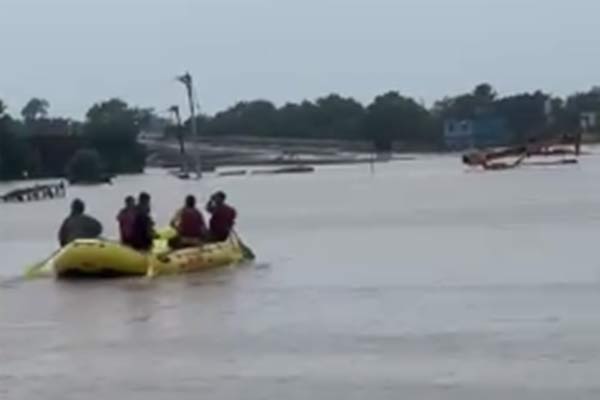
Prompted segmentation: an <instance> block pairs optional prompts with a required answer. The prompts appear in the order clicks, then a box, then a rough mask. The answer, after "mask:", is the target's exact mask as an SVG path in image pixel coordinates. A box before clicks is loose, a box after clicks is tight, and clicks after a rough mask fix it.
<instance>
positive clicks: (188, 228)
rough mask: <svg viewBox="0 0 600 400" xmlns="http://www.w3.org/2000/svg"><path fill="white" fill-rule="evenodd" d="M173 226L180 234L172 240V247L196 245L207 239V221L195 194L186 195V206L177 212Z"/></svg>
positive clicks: (172, 222)
mask: <svg viewBox="0 0 600 400" xmlns="http://www.w3.org/2000/svg"><path fill="white" fill-rule="evenodd" d="M171 226H173V227H174V228H175V229H176V230H177V236H178V237H177V240H175V241H173V242H172V247H182V246H188V245H191V246H194V245H198V244H201V243H202V242H203V241H204V240H205V239H206V235H207V230H206V223H205V222H204V217H203V216H202V213H201V212H200V211H199V210H198V209H197V208H196V198H195V197H194V196H191V195H190V196H187V197H186V199H185V206H184V207H183V208H182V209H181V210H179V211H178V212H177V214H176V215H175V218H173V220H172V221H171Z"/></svg>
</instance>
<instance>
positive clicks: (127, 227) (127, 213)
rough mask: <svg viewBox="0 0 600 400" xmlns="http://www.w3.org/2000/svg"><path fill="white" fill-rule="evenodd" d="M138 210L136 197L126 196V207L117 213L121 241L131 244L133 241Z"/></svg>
mask: <svg viewBox="0 0 600 400" xmlns="http://www.w3.org/2000/svg"><path fill="white" fill-rule="evenodd" d="M136 212H137V211H136V207H135V199H134V198H133V196H127V197H126V198H125V207H123V209H122V210H121V211H119V214H118V215H117V221H118V222H119V233H120V236H121V243H123V244H130V243H131V242H132V237H133V229H134V226H133V225H134V223H135V217H136Z"/></svg>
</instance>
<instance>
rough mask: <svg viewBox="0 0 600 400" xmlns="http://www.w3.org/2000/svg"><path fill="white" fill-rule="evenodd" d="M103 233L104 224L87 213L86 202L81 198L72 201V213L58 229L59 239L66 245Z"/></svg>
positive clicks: (62, 244)
mask: <svg viewBox="0 0 600 400" xmlns="http://www.w3.org/2000/svg"><path fill="white" fill-rule="evenodd" d="M101 234H102V224H101V223H100V222H99V221H98V220H97V219H95V218H93V217H90V216H89V215H87V214H85V203H84V202H83V201H81V200H80V199H75V200H73V203H71V214H70V215H69V216H68V217H67V218H66V219H65V220H64V221H63V223H62V225H61V227H60V230H59V231H58V241H59V242H60V245H61V247H64V246H66V245H68V244H69V243H71V242H72V241H74V240H77V239H96V238H98V237H99V236H100V235H101Z"/></svg>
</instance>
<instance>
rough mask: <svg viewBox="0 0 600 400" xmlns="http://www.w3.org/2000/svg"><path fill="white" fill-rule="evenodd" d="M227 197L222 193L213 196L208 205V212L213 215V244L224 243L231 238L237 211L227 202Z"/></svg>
mask: <svg viewBox="0 0 600 400" xmlns="http://www.w3.org/2000/svg"><path fill="white" fill-rule="evenodd" d="M226 200H227V195H226V194H225V193H223V192H221V191H219V192H217V193H215V194H213V195H212V196H211V198H210V200H209V202H208V204H207V205H206V210H207V211H208V212H209V213H210V214H211V217H210V223H209V236H210V241H212V242H224V241H225V240H227V239H228V238H229V235H230V234H231V231H232V230H233V226H234V225H235V219H236V217H237V211H236V210H235V209H234V208H233V207H231V206H229V205H228V204H227V203H226V202H225V201H226Z"/></svg>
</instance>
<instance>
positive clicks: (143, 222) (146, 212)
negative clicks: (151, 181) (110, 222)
mask: <svg viewBox="0 0 600 400" xmlns="http://www.w3.org/2000/svg"><path fill="white" fill-rule="evenodd" d="M153 241H154V221H152V217H151V216H150V196H149V195H148V194H147V193H142V194H140V197H139V201H138V205H137V207H136V210H135V218H134V219H133V229H132V235H131V238H130V243H129V244H130V245H131V247H133V248H134V249H136V250H142V251H148V250H150V249H151V248H152V244H153Z"/></svg>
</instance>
